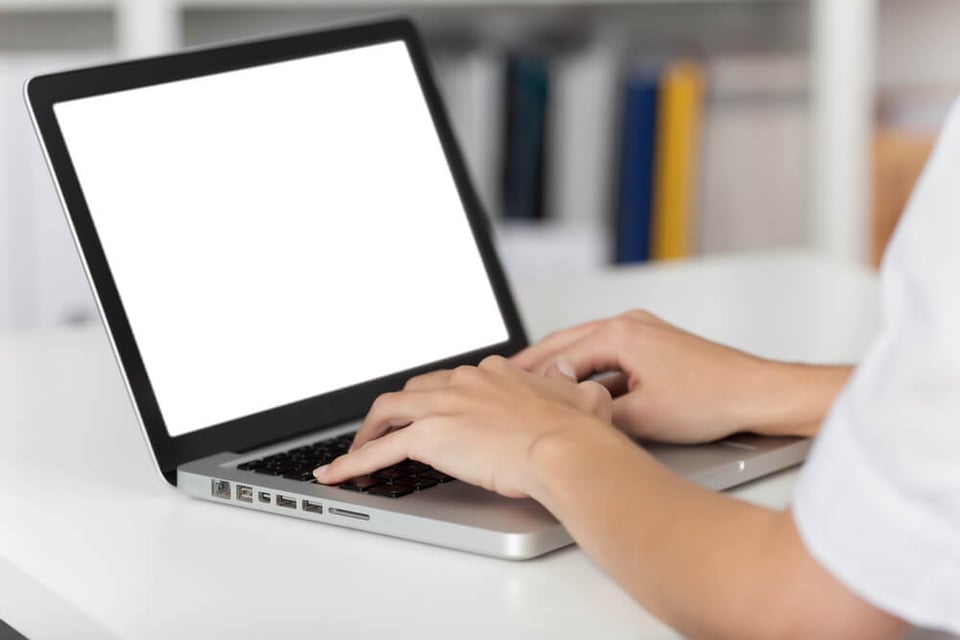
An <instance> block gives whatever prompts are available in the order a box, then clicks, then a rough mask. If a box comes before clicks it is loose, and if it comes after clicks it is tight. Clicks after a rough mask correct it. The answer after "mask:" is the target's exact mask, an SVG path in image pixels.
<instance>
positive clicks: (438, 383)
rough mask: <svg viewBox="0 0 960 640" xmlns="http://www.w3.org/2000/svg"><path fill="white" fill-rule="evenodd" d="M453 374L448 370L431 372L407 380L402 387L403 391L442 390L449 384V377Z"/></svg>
mask: <svg viewBox="0 0 960 640" xmlns="http://www.w3.org/2000/svg"><path fill="white" fill-rule="evenodd" d="M452 374H453V372H452V371H450V370H449V369H441V370H439V371H431V372H430V373H425V374H423V375H421V376H416V377H413V378H410V379H409V380H407V383H406V384H405V385H404V386H403V389H404V391H433V390H436V389H443V388H445V387H447V386H449V384H450V376H451V375H452Z"/></svg>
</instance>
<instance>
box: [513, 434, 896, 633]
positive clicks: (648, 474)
mask: <svg viewBox="0 0 960 640" xmlns="http://www.w3.org/2000/svg"><path fill="white" fill-rule="evenodd" d="M598 427H599V425H598ZM532 459H533V465H534V468H535V469H536V470H537V471H536V474H537V477H538V479H539V480H540V483H539V484H538V489H537V492H536V495H534V497H535V498H536V499H538V500H539V501H541V502H542V503H543V504H544V505H545V506H546V507H547V508H548V509H550V510H551V511H552V512H553V513H554V514H555V515H556V516H557V517H558V518H559V519H560V520H561V521H562V522H564V524H565V525H566V527H567V528H568V530H569V531H570V533H571V534H572V535H573V537H574V538H575V539H576V540H577V542H578V543H579V544H580V546H581V547H582V548H583V549H584V550H585V551H586V552H587V553H588V554H589V555H590V556H591V557H593V558H594V559H595V560H596V561H597V563H598V564H599V565H600V566H601V567H603V568H604V569H605V570H606V571H607V572H608V573H610V575H611V576H612V577H613V578H614V579H616V580H617V581H618V582H619V583H620V584H621V585H622V586H623V587H624V588H625V589H626V590H627V591H628V592H629V593H630V594H631V595H632V596H633V597H634V598H635V599H636V600H637V601H638V602H639V603H640V604H642V605H643V606H644V607H645V608H647V609H648V610H649V611H651V612H652V613H654V614H655V615H657V616H658V617H660V618H661V619H663V620H664V621H666V622H667V623H668V624H670V625H671V626H674V627H675V628H677V629H678V630H679V631H681V632H682V633H683V634H684V635H687V636H690V637H731V638H751V637H757V638H778V637H784V636H794V637H802V635H803V634H807V635H806V637H850V638H853V637H876V638H879V637H884V632H885V631H886V630H887V629H888V628H889V627H881V626H875V625H874V623H873V622H872V621H871V620H870V619H864V618H863V617H862V616H858V615H849V613H850V611H851V607H850V606H847V605H849V604H850V603H849V600H850V599H853V600H856V598H855V596H852V595H850V594H849V593H847V592H846V591H845V590H844V589H843V588H842V587H840V586H839V585H837V584H836V583H835V582H833V581H832V579H831V578H829V576H826V574H825V572H823V571H822V570H820V569H819V567H818V566H817V565H815V563H813V561H812V560H811V559H809V557H808V556H806V552H805V551H804V550H803V548H802V544H800V542H799V538H797V537H796V534H795V530H793V528H792V523H791V522H787V524H790V525H791V526H785V519H786V520H788V521H789V515H788V514H782V513H777V512H773V511H769V510H766V509H761V508H759V507H755V506H752V505H748V504H746V503H742V502H740V501H737V500H734V499H732V498H729V497H726V496H722V495H718V494H714V493H712V492H709V491H707V490H705V489H702V488H700V487H697V486H695V485H693V484H692V483H689V482H687V481H686V480H683V479H682V478H680V477H678V476H676V475H674V474H673V473H671V472H669V471H668V470H666V469H665V468H663V467H662V466H661V465H659V464H658V463H657V462H656V461H655V460H653V459H652V458H651V457H650V456H649V455H647V454H646V453H645V452H643V451H642V450H640V449H638V448H636V447H634V446H632V445H630V444H629V443H627V442H626V441H622V442H618V441H616V440H614V439H610V438H607V439H604V440H603V441H602V442H601V441H595V442H590V443H585V442H577V443H573V442H569V441H568V442H564V441H563V440H562V439H560V438H557V439H555V440H550V439H549V438H547V439H544V440H543V441H541V442H539V443H538V444H537V447H536V449H535V450H534V452H533V458H532ZM791 536H792V538H791ZM798 554H799V555H800V556H802V558H801V560H802V561H798V559H797V555H798ZM805 572H813V573H814V574H816V575H815V576H814V577H813V578H812V577H811V576H810V575H804V573H805ZM818 572H819V573H818ZM821 574H822V575H821ZM824 576H826V577H824ZM817 580H820V583H818V582H817ZM824 581H826V584H821V583H823V582H824ZM854 604H857V603H854ZM884 622H885V623H887V622H889V621H887V620H884ZM893 628H894V629H896V627H893Z"/></svg>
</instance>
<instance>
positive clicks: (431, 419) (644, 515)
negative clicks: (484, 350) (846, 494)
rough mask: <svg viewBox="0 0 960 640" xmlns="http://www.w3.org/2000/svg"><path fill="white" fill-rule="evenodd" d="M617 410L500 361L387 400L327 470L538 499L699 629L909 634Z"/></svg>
mask: <svg viewBox="0 0 960 640" xmlns="http://www.w3.org/2000/svg"><path fill="white" fill-rule="evenodd" d="M610 404H611V401H610V396H609V394H608V393H607V392H606V391H605V389H604V388H603V387H601V386H600V385H599V384H596V383H592V382H585V383H580V384H573V383H571V382H570V381H567V380H561V379H557V378H554V377H548V378H544V377H541V376H536V375H532V374H529V373H526V372H523V371H521V370H520V369H519V368H517V367H515V366H513V365H511V364H510V363H508V362H506V361H504V360H503V359H501V358H490V359H488V360H486V361H484V363H482V364H481V366H480V367H479V368H475V367H462V368H460V369H457V370H456V371H454V372H438V373H435V374H430V375H428V376H424V377H422V378H418V379H414V380H413V381H411V383H410V384H409V385H408V389H407V390H405V391H403V392H399V393H394V394H386V395H384V396H381V398H380V399H378V400H377V402H376V403H375V405H374V407H373V408H372V409H371V411H370V414H369V415H368V416H367V418H366V420H365V421H364V425H363V427H362V428H361V430H360V432H359V433H358V435H357V439H356V441H355V445H356V446H355V448H354V449H353V451H352V452H351V453H350V454H348V455H346V456H344V457H341V458H339V459H338V460H336V461H334V462H333V463H332V464H331V465H330V466H329V467H325V468H323V469H318V470H317V477H318V479H319V480H320V481H321V482H325V483H336V482H340V481H343V480H345V479H346V478H349V477H352V476H356V475H360V474H364V473H369V472H372V471H374V470H376V469H378V468H382V467H385V466H387V465H390V464H393V463H395V462H398V461H400V460H402V459H404V458H413V459H415V460H420V461H422V462H425V463H427V464H430V465H432V466H434V467H436V468H438V469H440V470H442V471H444V472H446V473H450V474H452V475H454V476H456V477H458V478H460V479H461V480H463V481H466V482H470V483H473V484H476V485H479V486H482V487H484V488H486V489H489V490H492V491H497V492H498V493H500V494H502V495H506V496H513V497H520V496H531V497H533V498H535V499H537V500H538V501H540V502H541V503H542V504H544V505H545V506H546V507H547V508H548V509H550V510H551V512H553V513H554V514H555V515H556V516H557V518H558V519H559V520H560V521H561V522H563V523H564V525H565V526H566V527H567V528H568V530H569V531H570V533H571V534H572V535H573V537H574V538H575V539H576V540H577V542H578V543H579V544H580V545H581V546H582V547H583V549H584V550H585V551H586V552H587V553H588V554H590V555H591V557H593V558H594V559H595V560H596V561H597V563H598V564H599V565H600V566H601V567H603V568H604V569H605V570H606V571H608V572H609V573H610V574H611V575H612V576H613V577H614V578H615V579H616V580H618V581H619V582H620V583H621V584H622V585H623V587H624V588H625V589H626V590H627V591H628V592H629V593H630V594H631V595H633V597H634V598H636V600H637V601H638V602H640V603H641V604H642V605H643V606H645V607H647V608H649V609H650V610H651V611H652V612H653V613H654V614H656V615H658V616H659V617H661V618H662V619H664V620H665V621H667V622H668V623H670V624H671V625H673V626H675V627H676V628H678V629H679V630H680V631H681V632H683V633H685V634H687V635H691V636H694V637H721V638H723V637H731V638H750V637H757V638H779V637H798V638H861V637H862V638H871V639H873V638H881V639H882V638H886V637H895V636H896V635H897V634H898V633H900V632H901V631H902V628H903V625H902V623H901V622H899V621H898V620H897V619H895V618H893V617H891V616H889V615H887V614H885V613H883V612H881V611H879V610H877V609H875V608H873V607H871V606H870V605H869V604H867V603H866V602H864V601H862V600H861V599H860V598H858V597H857V596H856V595H854V594H853V593H851V592H849V591H848V590H847V589H846V588H845V587H843V586H842V585H841V584H840V583H838V582H837V581H836V580H834V579H833V578H832V577H831V576H830V575H829V574H828V573H827V572H826V571H825V570H823V569H822V568H820V566H819V565H818V564H817V563H816V562H815V561H814V560H813V559H812V558H811V557H810V556H809V554H808V553H807V552H806V551H805V549H804V547H803V545H802V544H801V542H800V539H799V537H798V536H797V533H796V531H795V529H794V527H793V524H792V521H791V519H790V516H789V514H778V513H775V512H772V511H768V510H765V509H761V508H758V507H753V506H749V505H746V504H743V503H741V502H738V501H736V500H733V499H731V498H728V497H725V496H722V495H718V494H713V493H711V492H709V491H707V490H704V489H701V488H699V487H697V486H696V485H693V484H692V483H690V482H688V481H686V480H684V479H682V478H680V477H679V476H676V475H674V474H672V473H671V472H669V471H668V470H667V469H665V468H664V467H662V466H660V465H659V464H658V463H657V462H656V461H655V460H654V459H653V458H651V457H650V456H648V455H647V454H646V453H644V452H643V450H642V449H640V448H638V447H636V446H635V445H634V444H633V443H632V442H631V441H630V440H629V439H628V438H627V437H626V436H624V434H623V433H621V432H620V431H617V430H616V429H614V428H613V427H612V426H611V425H610V424H609V422H607V421H606V420H605V418H606V416H608V415H609V411H610ZM402 425H409V426H408V427H406V428H401V429H398V430H397V429H393V428H395V427H400V426H402ZM391 429H393V430H391ZM377 436H381V437H377ZM624 487H630V488H633V489H635V490H630V491H625V490H624Z"/></svg>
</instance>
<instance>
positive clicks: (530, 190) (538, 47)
mask: <svg viewBox="0 0 960 640" xmlns="http://www.w3.org/2000/svg"><path fill="white" fill-rule="evenodd" d="M391 13H392V14H397V13H402V14H408V15H412V16H413V17H414V18H415V19H416V20H417V21H418V23H419V24H420V26H421V27H422V29H423V31H424V33H425V35H426V38H427V41H428V45H429V49H430V53H431V56H432V58H433V63H434V68H435V70H436V73H437V77H438V80H439V83H440V86H441V90H442V92H443V94H444V96H445V99H446V103H447V106H448V109H449V112H450V114H451V116H452V119H453V122H454V126H455V130H456V133H457V137H458V139H459V141H460V144H461V146H462V148H463V150H464V153H465V156H466V159H467V163H468V166H469V169H470V172H471V174H472V176H473V179H474V182H475V184H476V186H477V189H478V191H479V193H480V196H481V199H482V201H483V203H484V204H485V207H486V209H487V211H488V214H489V215H490V216H491V218H492V219H493V221H494V228H495V230H496V238H497V242H498V244H499V246H500V249H501V253H502V256H503V258H504V261H505V263H506V266H507V270H508V272H509V273H510V275H511V276H512V277H513V278H537V277H562V276H566V275H570V274H577V273H583V272H586V271H590V270H595V269H606V268H611V266H613V265H619V264H635V263H645V262H651V261H657V260H669V259H677V258H685V257H693V256H700V255H711V254H717V253H729V252H739V251H752V250H758V249H759V250H762V249H773V248H780V247H791V248H792V247H805V248H813V249H815V250H818V251H822V252H826V253H829V254H831V255H833V256H835V257H836V258H838V259H841V260H848V261H859V262H864V263H869V264H874V265H875V264H877V262H878V260H879V256H880V255H881V253H882V251H883V247H884V246H885V243H886V241H887V239H888V237H889V234H890V231H891V230H892V228H893V226H894V225H895V224H896V220H897V218H898V217H899V215H900V212H901V211H902V208H903V206H904V203H905V201H906V198H907V196H908V194H909V192H910V190H911V188H912V186H913V183H914V181H915V180H916V177H917V175H918V174H919V172H920V170H921V168H922V166H923V163H924V161H925V159H926V157H927V154H928V153H929V151H930V148H931V145H932V141H933V140H934V138H935V136H936V133H937V131H938V129H939V127H940V126H941V124H942V122H943V119H944V117H945V115H946V112H947V110H948V108H949V106H950V104H951V102H952V100H953V98H954V96H955V95H957V94H958V93H960V2H957V1H956V0H753V1H750V0H711V1H706V0H704V1H695V0H659V1H655V0H634V1H632V2H630V1H620V2H615V1H612V0H611V1H606V0H582V1H580V2H577V1H574V0H565V1H563V2H546V1H545V0H524V1H520V2H487V1H486V0H420V1H416V0H414V1H411V2H407V1H404V0H278V1H271V0H114V1H111V0H0V330H8V329H32V328H43V327H51V326H56V325H62V324H71V323H82V322H86V321H90V320H91V319H92V318H94V317H95V307H94V305H93V301H92V298H91V296H90V293H89V291H88V288H87V285H86V281H85V278H84V276H83V273H82V269H81V266H80V262H79V259H78V258H77V255H76V251H75V249H74V248H73V244H72V240H71V238H70V234H69V231H68V227H67V225H66V222H65V220H64V217H63V214H62V212H61V210H60V206H59V203H58V201H57V197H56V193H55V190H54V187H53V184H52V182H51V180H50V177H49V176H48V174H47V169H46V166H45V163H44V161H43V158H42V156H41V154H40V151H39V146H38V144H37V142H36V140H35V138H34V134H33V131H32V128H31V126H30V122H29V117H28V116H27V112H26V110H25V108H24V105H23V100H22V84H23V81H24V80H25V78H27V77H29V76H31V75H35V74H37V73H41V72H44V71H49V70H59V69H63V68H68V67H74V66H81V65H87V64H91V63H95V62H102V61H108V60H114V59H119V58H125V57H132V56H141V55H153V54H157V53H162V52H167V51H173V50H176V49H179V48H181V47H185V46H196V45H204V44H209V43H214V42H220V41H224V40H230V39H235V38H242V37H248V36H262V35H267V34H271V33H276V32H279V31H284V30H289V29H304V28H309V27H312V26H320V25H324V24H328V23H331V22H335V21H341V20H345V19H354V18H360V17H365V16H371V15H383V14H391ZM171 259H174V256H171Z"/></svg>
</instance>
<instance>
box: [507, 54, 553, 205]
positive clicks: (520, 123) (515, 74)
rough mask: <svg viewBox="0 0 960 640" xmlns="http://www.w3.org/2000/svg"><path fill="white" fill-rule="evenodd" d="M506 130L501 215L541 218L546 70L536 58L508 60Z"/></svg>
mask: <svg viewBox="0 0 960 640" xmlns="http://www.w3.org/2000/svg"><path fill="white" fill-rule="evenodd" d="M506 76H507V91H506V95H507V110H506V111H507V113H506V116H507V129H506V141H505V142H506V144H505V145H504V151H505V153H504V163H503V212H504V217H506V218H508V219H526V220H530V219H540V218H543V217H544V180H545V171H544V165H545V158H546V132H547V106H548V100H549V91H550V84H549V80H550V77H549V69H548V65H547V61H546V60H545V59H544V58H542V57H540V56H536V55H527V54H516V55H511V56H510V57H509V58H508V59H507V74H506Z"/></svg>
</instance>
